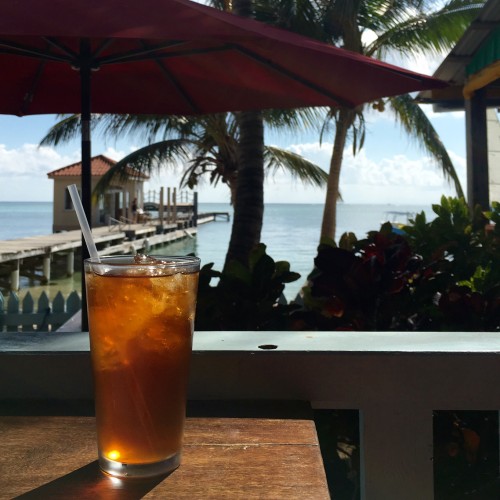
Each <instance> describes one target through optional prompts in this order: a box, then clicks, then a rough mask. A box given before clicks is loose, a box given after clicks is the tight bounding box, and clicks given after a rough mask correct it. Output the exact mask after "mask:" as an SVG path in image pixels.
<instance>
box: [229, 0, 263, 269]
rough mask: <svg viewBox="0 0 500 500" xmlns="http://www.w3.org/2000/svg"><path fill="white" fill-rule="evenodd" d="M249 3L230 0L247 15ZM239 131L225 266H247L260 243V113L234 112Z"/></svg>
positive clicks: (261, 185)
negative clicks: (231, 263)
mask: <svg viewBox="0 0 500 500" xmlns="http://www.w3.org/2000/svg"><path fill="white" fill-rule="evenodd" d="M251 7H252V2H251V0H234V1H233V11H234V12H235V13H236V14H239V15H241V16H247V17H249V16H251V13H252V9H251ZM238 124H239V129H240V140H239V158H238V163H239V165H238V179H237V183H236V196H235V205H234V217H233V226H232V229H231V238H230V241H229V248H228V251H227V254H226V262H225V265H227V264H228V263H229V262H230V261H231V260H235V259H236V260H238V261H240V262H242V263H243V264H245V265H246V264H248V258H249V255H250V252H251V250H252V249H253V248H254V247H255V245H257V244H258V243H259V242H260V235H261V231H262V220H263V217H264V124H263V120H262V113H261V112H260V111H246V112H244V113H238Z"/></svg>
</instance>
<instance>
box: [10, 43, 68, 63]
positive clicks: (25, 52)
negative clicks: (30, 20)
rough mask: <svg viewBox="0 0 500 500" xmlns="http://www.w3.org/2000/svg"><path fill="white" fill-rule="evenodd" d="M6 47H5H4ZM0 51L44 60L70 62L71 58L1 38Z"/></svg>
mask: <svg viewBox="0 0 500 500" xmlns="http://www.w3.org/2000/svg"><path fill="white" fill-rule="evenodd" d="M2 47H5V48H2ZM0 53H1V54H13V55H21V56H26V57H32V58H35V59H41V60H44V61H56V62H64V63H70V62H71V59H68V58H67V57H63V56H60V55H56V54H50V53H47V52H43V51H42V50H38V49H35V48H33V47H26V46H24V45H20V44H17V43H13V42H10V41H7V40H0Z"/></svg>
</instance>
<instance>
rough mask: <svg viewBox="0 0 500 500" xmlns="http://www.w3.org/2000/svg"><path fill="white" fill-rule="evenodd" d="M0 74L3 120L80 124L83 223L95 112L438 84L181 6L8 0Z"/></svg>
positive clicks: (161, 1) (233, 104) (286, 100)
mask: <svg viewBox="0 0 500 500" xmlns="http://www.w3.org/2000/svg"><path fill="white" fill-rule="evenodd" d="M0 68H1V70H2V71H1V73H2V78H1V79H0V113H6V114H15V115H26V114H38V113H75V112H80V113H81V114H82V130H83V135H82V167H83V168H82V198H83V204H84V207H85V209H86V212H87V216H88V218H89V220H90V217H89V216H90V156H91V154H90V127H89V125H88V122H89V120H90V111H91V110H92V112H95V113H133V114H140V113H144V114H180V115H187V114H203V113H213V112H223V111H238V110H250V109H264V108H289V107H302V106H318V105H324V106H335V105H337V104H342V105H347V106H356V105H359V104H361V103H363V102H368V101H371V100H374V99H377V98H379V97H382V96H388V95H396V94H402V93H407V92H410V91H420V90H424V89H429V88H434V87H438V86H441V85H444V84H442V82H440V81H438V80H435V79H432V78H430V77H427V76H423V75H420V74H416V73H413V72H410V71H406V70H404V69H401V68H398V67H395V66H392V65H389V64H385V63H382V62H380V61H377V60H373V59H370V58H367V57H364V56H361V55H359V54H355V53H351V52H348V51H345V50H342V49H338V48H334V47H331V46H328V45H325V44H322V43H319V42H316V41H313V40H310V39H307V38H304V37H302V36H299V35H295V34H292V33H289V32H286V31H282V30H278V29H275V28H272V27H270V26H267V25H265V24H262V23H258V22H256V21H253V20H250V19H244V18H240V17H238V16H235V15H232V14H229V13H225V12H221V11H218V10H216V9H213V8H210V7H207V6H204V5H200V4H197V3H194V2H191V1H189V0H141V1H140V2H139V1H137V0H128V1H127V0H105V1H104V0H44V1H40V0H22V1H21V0H4V1H3V2H2V16H1V17H0ZM80 89H81V92H79V90H80Z"/></svg>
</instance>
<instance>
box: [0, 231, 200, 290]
mask: <svg viewBox="0 0 500 500" xmlns="http://www.w3.org/2000/svg"><path fill="white" fill-rule="evenodd" d="M196 233H197V229H196V227H183V225H182V224H164V225H155V224H153V223H150V224H126V225H125V224H123V225H121V226H108V227H98V228H94V229H92V236H93V237H94V241H95V243H96V246H97V249H98V251H99V254H100V255H113V254H120V253H122V254H123V253H136V252H138V251H143V252H149V251H150V249H151V248H154V247H155V246H158V245H163V244H166V243H171V242H173V241H177V240H181V239H184V238H188V237H193V236H194V235H196ZM81 246H82V233H81V232H80V230H74V231H65V232H61V233H53V234H48V235H44V236H32V237H27V238H21V239H17V240H4V241H0V279H2V280H3V281H4V284H5V283H8V285H9V288H10V290H13V291H17V290H18V289H19V279H20V276H21V275H23V276H28V277H32V278H37V279H39V280H40V281H41V282H42V283H44V282H48V281H49V280H50V275H51V263H52V260H53V258H54V256H55V255H56V254H57V255H62V256H65V257H66V274H67V275H68V276H71V275H73V272H74V265H75V252H78V251H79V250H80V249H81ZM40 260H41V265H42V274H41V275H35V273H34V268H35V267H36V266H37V265H38V266H39V265H40Z"/></svg>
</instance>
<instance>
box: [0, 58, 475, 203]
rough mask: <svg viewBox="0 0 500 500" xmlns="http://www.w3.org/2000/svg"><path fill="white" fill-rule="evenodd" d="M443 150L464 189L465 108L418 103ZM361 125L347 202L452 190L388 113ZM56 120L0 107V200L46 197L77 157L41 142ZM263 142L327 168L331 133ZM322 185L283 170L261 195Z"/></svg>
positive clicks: (307, 194) (220, 194)
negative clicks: (55, 173) (54, 174)
mask: <svg viewBox="0 0 500 500" xmlns="http://www.w3.org/2000/svg"><path fill="white" fill-rule="evenodd" d="M443 59H444V56H443V57H442V58H436V59H423V58H421V59H419V60H417V61H406V62H404V61H403V62H400V64H401V65H404V66H406V67H407V68H409V69H412V70H414V71H418V72H420V73H423V74H427V75H432V74H433V72H434V70H435V69H436V68H437V66H438V65H439V63H440V62H441V61H442V60H443ZM423 109H424V111H425V112H426V114H427V115H428V116H429V118H430V120H431V122H432V124H433V125H434V127H435V128H436V130H437V131H438V134H439V135H440V137H441V139H442V140H443V142H444V144H445V147H446V148H447V150H448V153H449V155H450V157H451V158H452V161H453V162H454V165H455V168H456V170H457V172H458V174H459V177H460V179H461V182H462V188H463V189H464V191H466V178H465V177H466V173H465V165H466V160H465V158H466V150H465V142H466V141H465V119H464V113H463V112H453V113H434V112H433V110H432V106H430V105H425V106H423ZM365 118H366V120H367V127H366V129H367V132H366V140H365V145H364V147H363V149H362V150H361V151H360V152H359V153H357V154H356V156H353V155H352V148H351V147H350V146H348V147H347V148H346V151H345V153H344V161H343V166H342V173H341V181H340V190H341V194H342V198H343V201H344V202H345V203H384V204H385V203H391V204H396V205H402V204H403V205H412V204H414V205H430V204H432V203H438V202H439V200H440V198H441V196H442V195H446V196H453V195H454V194H455V192H454V189H453V186H452V185H450V184H449V182H448V181H447V180H445V179H444V178H443V176H442V174H441V173H440V171H439V168H438V167H437V166H436V165H435V164H434V163H433V162H432V160H431V159H430V158H429V157H428V155H426V153H425V152H423V151H422V150H421V149H419V148H418V147H417V146H416V145H415V144H414V143H413V142H412V140H411V139H409V138H408V136H407V135H406V134H405V133H404V132H403V131H402V130H401V129H400V127H399V126H398V125H396V124H395V123H394V120H393V118H392V117H391V116H390V115H389V114H388V113H387V112H386V113H379V112H377V111H369V112H367V113H366V115H365ZM56 122H57V117H56V116H55V115H40V116H26V117H22V118H19V117H14V116H6V115H0V201H52V190H53V181H52V180H50V179H48V178H47V173H48V172H50V171H52V170H55V169H57V168H60V167H63V166H65V165H69V164H71V163H74V162H76V161H80V158H81V156H80V142H79V141H74V142H71V143H68V144H65V145H64V146H58V147H56V148H53V147H39V146H38V144H39V142H40V140H41V139H42V138H43V137H44V135H45V134H46V133H47V132H48V130H49V128H50V127H51V126H52V125H54V124H55V123H56ZM266 141H267V143H268V144H272V145H277V146H280V147H282V148H288V149H290V150H291V151H294V152H296V153H299V154H301V155H303V156H304V157H306V158H307V159H309V160H311V161H313V162H315V163H316V164H318V165H319V166H320V167H322V168H323V169H324V170H325V171H328V168H329V162H330V157H331V152H332V142H333V136H332V137H327V136H325V137H324V138H323V142H322V143H321V144H320V142H319V136H318V134H317V133H305V132H301V133H297V134H296V135H292V134H290V133H286V134H279V135H276V134H266ZM142 145H143V144H141V143H140V142H139V141H138V140H136V141H134V140H131V139H128V140H122V141H119V142H115V140H114V139H113V140H108V141H104V140H103V139H102V138H100V137H96V136H94V137H93V139H92V155H93V156H94V155H98V154H104V155H107V156H109V157H110V158H113V159H115V160H117V159H120V158H122V157H123V156H125V155H126V154H128V153H130V152H132V151H133V150H135V149H137V148H138V147H140V146H142ZM179 179H180V175H179V174H177V175H172V173H171V172H170V173H167V172H166V173H165V174H162V175H161V176H155V177H153V178H152V179H151V180H150V181H149V182H147V183H146V185H145V190H146V191H147V190H158V189H159V188H160V187H161V186H164V187H177V186H178V182H179ZM198 193H199V201H200V202H201V203H211V202H215V203H228V202H229V189H228V188H227V186H225V185H223V184H222V185H219V186H217V187H216V188H214V187H212V186H211V185H210V184H208V182H206V183H204V184H202V185H200V186H199V187H198ZM325 193H326V191H325V188H311V187H305V186H304V185H302V184H301V183H299V182H298V181H295V180H293V179H291V178H289V177H288V176H287V175H285V174H284V173H278V174H277V175H274V176H273V177H270V178H268V179H267V180H266V184H265V188H264V197H265V202H266V203H290V202H293V203H323V202H324V199H325Z"/></svg>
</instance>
